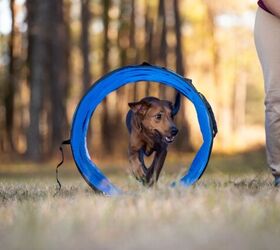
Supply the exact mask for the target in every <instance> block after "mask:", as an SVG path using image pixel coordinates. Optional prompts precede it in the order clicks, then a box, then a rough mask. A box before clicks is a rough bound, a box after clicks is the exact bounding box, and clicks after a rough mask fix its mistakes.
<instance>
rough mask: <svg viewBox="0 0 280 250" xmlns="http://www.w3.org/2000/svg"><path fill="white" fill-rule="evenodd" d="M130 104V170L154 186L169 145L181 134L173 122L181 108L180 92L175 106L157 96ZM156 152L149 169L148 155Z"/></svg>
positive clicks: (128, 125) (128, 118) (127, 122)
mask: <svg viewBox="0 0 280 250" xmlns="http://www.w3.org/2000/svg"><path fill="white" fill-rule="evenodd" d="M128 105H129V107H130V110H129V111H128V113H127V116H126V125H127V128H128V131H129V148H128V156H129V162H130V169H131V172H132V174H133V175H134V176H135V178H136V179H137V180H138V181H140V182H142V183H143V184H144V185H147V186H152V185H153V184H154V183H155V182H157V181H158V178H159V175H160V172H161V170H162V167H163V164H164V161H165V158H166V154H167V147H168V144H170V143H172V142H173V141H174V139H175V137H176V135H177V133H178V129H177V127H176V126H175V124H174V120H173V119H174V117H175V115H176V114H177V113H178V111H179V108H180V94H179V93H177V95H176V100H175V103H174V104H172V102H170V101H167V100H160V99H158V98H156V97H145V98H143V99H142V100H140V101H139V102H131V103H128ZM154 152H155V155H154V159H153V162H152V164H151V166H150V167H148V168H147V167H146V166H145V163H144V156H150V155H151V154H152V153H154Z"/></svg>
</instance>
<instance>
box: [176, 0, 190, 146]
mask: <svg viewBox="0 0 280 250" xmlns="http://www.w3.org/2000/svg"><path fill="white" fill-rule="evenodd" d="M173 9H174V19H175V34H176V48H175V51H176V71H177V73H179V74H180V75H182V76H184V75H185V64H184V60H183V50H182V35H181V17H180V12H179V9H180V8H179V0H173ZM185 110H186V107H185V103H183V102H182V105H181V113H182V119H181V121H180V123H181V125H182V127H181V129H180V137H179V138H182V139H180V140H177V143H176V146H177V149H178V150H183V149H185V150H192V145H191V142H190V136H189V134H190V132H189V125H188V121H187V117H186V116H185Z"/></svg>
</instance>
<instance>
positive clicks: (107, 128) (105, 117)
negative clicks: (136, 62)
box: [101, 0, 114, 153]
mask: <svg viewBox="0 0 280 250" xmlns="http://www.w3.org/2000/svg"><path fill="white" fill-rule="evenodd" d="M110 4H111V1H110V0H104V1H103V27H104V30H103V32H104V33H103V63H102V66H103V68H102V73H103V74H105V73H108V71H109V68H110V67H109V49H110V47H109V36H108V31H109V9H110ZM101 122H102V128H101V131H102V140H103V150H104V152H105V153H112V152H113V145H112V137H113V136H114V134H113V129H112V127H111V124H110V123H111V122H112V121H111V120H110V116H109V107H108V100H107V98H105V99H104V101H103V111H102V117H101Z"/></svg>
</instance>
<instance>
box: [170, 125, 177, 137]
mask: <svg viewBox="0 0 280 250" xmlns="http://www.w3.org/2000/svg"><path fill="white" fill-rule="evenodd" d="M177 133H178V129H177V128H176V127H172V128H171V135H172V136H175V135H177Z"/></svg>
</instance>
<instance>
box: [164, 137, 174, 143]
mask: <svg viewBox="0 0 280 250" xmlns="http://www.w3.org/2000/svg"><path fill="white" fill-rule="evenodd" d="M174 139H175V136H165V137H164V140H165V142H167V143H172V142H173V141H174Z"/></svg>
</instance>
